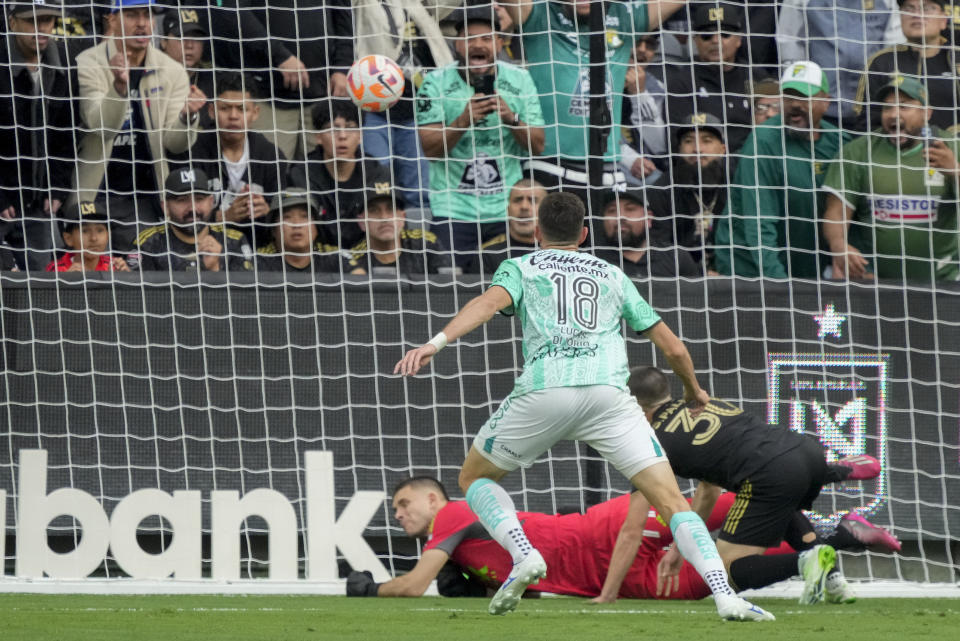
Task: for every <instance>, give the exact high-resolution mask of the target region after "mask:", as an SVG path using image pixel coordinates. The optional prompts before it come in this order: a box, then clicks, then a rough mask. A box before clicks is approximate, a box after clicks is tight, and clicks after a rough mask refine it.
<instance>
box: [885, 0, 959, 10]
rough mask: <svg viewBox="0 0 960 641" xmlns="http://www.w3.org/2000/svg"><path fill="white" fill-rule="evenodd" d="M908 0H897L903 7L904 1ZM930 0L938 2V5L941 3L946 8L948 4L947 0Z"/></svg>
mask: <svg viewBox="0 0 960 641" xmlns="http://www.w3.org/2000/svg"><path fill="white" fill-rule="evenodd" d="M906 1H907V0H897V5H899V6H901V7H902V6H903V3H904V2H906ZM930 1H931V2H935V3H937V4H938V5H940V7H941V8H946V6H947V0H930Z"/></svg>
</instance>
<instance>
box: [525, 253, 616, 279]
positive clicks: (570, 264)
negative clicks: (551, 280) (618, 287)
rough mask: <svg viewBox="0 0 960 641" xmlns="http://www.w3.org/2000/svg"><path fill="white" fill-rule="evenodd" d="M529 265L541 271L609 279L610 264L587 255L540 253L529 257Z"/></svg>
mask: <svg viewBox="0 0 960 641" xmlns="http://www.w3.org/2000/svg"><path fill="white" fill-rule="evenodd" d="M530 265H531V266H532V267H536V268H537V269H539V270H542V271H547V270H553V271H560V272H574V273H578V274H590V275H591V276H595V277H597V278H609V277H610V271H609V269H610V264H609V263H606V262H604V261H602V260H599V259H597V258H594V257H593V256H590V255H589V254H575V253H572V252H563V253H554V252H551V251H540V252H536V253H535V254H533V255H531V257H530Z"/></svg>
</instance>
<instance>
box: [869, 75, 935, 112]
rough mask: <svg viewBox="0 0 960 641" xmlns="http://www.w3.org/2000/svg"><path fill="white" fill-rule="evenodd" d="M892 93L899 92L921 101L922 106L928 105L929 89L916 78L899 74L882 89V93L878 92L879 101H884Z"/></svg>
mask: <svg viewBox="0 0 960 641" xmlns="http://www.w3.org/2000/svg"><path fill="white" fill-rule="evenodd" d="M891 91H899V92H900V93H902V94H904V95H907V96H910V97H911V98H913V99H914V100H919V101H920V104H922V105H926V104H928V103H927V89H926V88H925V87H924V86H923V83H921V82H920V81H919V80H917V79H916V78H910V77H908V76H901V75H900V74H897V75H896V76H894V77H893V79H892V80H891V81H890V82H888V83H887V84H885V85H884V86H883V87H881V88H880V91H878V92H877V100H883V99H884V98H886V97H887V94H889V93H890V92H891Z"/></svg>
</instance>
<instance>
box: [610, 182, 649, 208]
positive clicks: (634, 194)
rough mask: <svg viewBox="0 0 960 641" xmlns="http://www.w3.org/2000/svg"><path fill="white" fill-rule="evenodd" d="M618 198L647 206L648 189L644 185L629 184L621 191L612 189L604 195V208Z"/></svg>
mask: <svg viewBox="0 0 960 641" xmlns="http://www.w3.org/2000/svg"><path fill="white" fill-rule="evenodd" d="M618 200H629V201H632V202H635V203H637V204H638V205H640V206H642V207H646V206H647V190H646V189H644V188H643V187H635V186H632V185H628V186H627V187H625V188H624V189H622V190H620V191H616V190H611V191H608V192H607V193H605V194H604V195H603V208H604V209H606V207H607V205H609V204H610V203H612V202H615V201H618Z"/></svg>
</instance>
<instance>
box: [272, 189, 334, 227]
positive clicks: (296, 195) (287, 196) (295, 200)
mask: <svg viewBox="0 0 960 641" xmlns="http://www.w3.org/2000/svg"><path fill="white" fill-rule="evenodd" d="M298 206H300V207H304V206H305V207H306V208H307V212H308V213H309V214H310V216H311V217H312V218H319V217H320V214H321V212H322V211H323V208H322V207H320V203H319V202H318V201H317V199H316V198H314V197H313V196H312V195H311V194H310V192H308V191H307V190H306V189H303V188H302V187H290V188H289V189H285V190H284V191H282V192H280V193H279V194H277V195H276V196H274V197H273V200H272V201H271V202H270V217H271V219H273V220H276V219H277V218H279V216H280V212H281V211H283V210H285V209H289V208H290V207H298Z"/></svg>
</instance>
